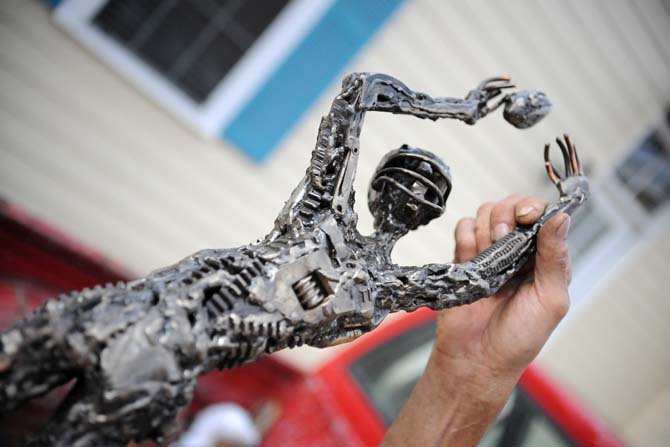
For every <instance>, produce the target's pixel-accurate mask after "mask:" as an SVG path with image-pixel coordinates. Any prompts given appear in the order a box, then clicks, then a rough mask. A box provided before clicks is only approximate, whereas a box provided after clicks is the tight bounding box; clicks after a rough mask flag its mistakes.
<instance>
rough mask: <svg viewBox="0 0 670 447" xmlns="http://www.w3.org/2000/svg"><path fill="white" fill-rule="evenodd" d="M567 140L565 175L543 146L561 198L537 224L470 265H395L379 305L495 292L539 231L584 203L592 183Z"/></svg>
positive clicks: (383, 282) (466, 299)
mask: <svg viewBox="0 0 670 447" xmlns="http://www.w3.org/2000/svg"><path fill="white" fill-rule="evenodd" d="M564 138H565V144H564V143H563V142H562V141H561V140H559V139H557V140H556V141H557V142H558V144H559V147H560V149H561V152H562V153H563V160H564V164H565V175H564V176H563V177H561V176H559V175H558V174H557V173H556V170H555V168H554V167H553V165H552V164H551V162H550V161H549V145H548V144H547V145H546V146H545V163H546V167H547V173H548V175H549V178H550V179H551V181H552V182H553V183H554V184H555V185H556V186H557V188H558V190H559V192H560V197H559V199H558V200H557V201H556V202H554V203H553V204H551V205H550V206H549V207H547V209H546V210H545V212H544V214H543V215H542V216H541V217H540V218H539V219H538V220H537V221H536V222H535V223H534V224H533V225H529V226H523V227H518V228H516V229H515V230H513V231H512V232H511V233H509V234H508V235H507V236H505V237H503V238H501V239H500V240H498V241H497V242H495V243H494V244H493V245H492V246H490V247H489V248H488V249H486V250H484V251H483V252H482V253H480V254H479V255H478V256H477V257H475V258H474V259H473V260H472V261H469V262H465V263H462V264H430V265H426V266H423V267H397V268H395V269H393V270H391V271H389V272H386V274H385V275H384V276H382V278H381V279H380V281H379V282H378V286H379V288H380V293H379V295H378V296H379V298H378V299H379V303H378V307H379V308H381V309H388V310H390V311H391V312H394V311H398V310H414V309H416V308H418V307H421V306H427V307H430V308H431V309H434V310H438V309H444V308H448V307H454V306H459V305H462V304H469V303H471V302H473V301H476V300H478V299H480V298H483V297H486V296H490V295H493V294H494V293H496V292H497V291H498V289H500V287H502V286H503V285H504V284H505V282H506V281H507V280H508V279H510V277H512V276H513V275H514V274H515V273H517V272H518V271H519V270H520V269H521V268H522V267H523V265H524V264H525V262H526V261H527V260H528V258H529V257H530V256H531V255H532V254H533V253H534V252H535V238H536V236H537V234H538V232H539V231H540V228H541V227H542V226H543V225H544V224H545V223H546V222H547V221H548V220H549V219H551V218H552V217H553V216H554V215H556V214H557V213H561V212H563V213H568V214H572V212H574V211H575V210H576V209H577V208H578V207H579V205H580V204H581V203H583V202H584V200H586V197H587V194H588V190H589V186H588V180H587V179H586V177H584V175H583V172H582V169H581V166H580V163H579V159H578V157H577V152H576V150H575V146H574V145H573V144H572V142H571V141H570V138H569V137H568V136H567V135H565V137H564Z"/></svg>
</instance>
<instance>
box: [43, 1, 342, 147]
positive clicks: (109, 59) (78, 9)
mask: <svg viewBox="0 0 670 447" xmlns="http://www.w3.org/2000/svg"><path fill="white" fill-rule="evenodd" d="M108 1H109V0H63V1H62V2H61V3H60V4H59V5H58V6H57V8H56V10H55V12H54V16H53V19H54V21H55V22H56V23H57V24H58V25H59V26H60V27H61V28H62V29H64V30H65V31H66V32H67V33H68V34H70V35H71V36H72V37H73V38H74V39H75V40H77V41H78V42H79V43H81V44H82V45H83V46H84V47H86V48H87V49H88V50H90V51H92V52H93V53H94V54H95V55H96V56H97V57H98V58H99V59H101V60H102V61H103V62H105V63H106V64H108V65H110V66H111V67H112V68H113V69H115V70H116V71H117V72H119V73H120V74H121V75H122V76H123V77H124V78H125V79H127V80H128V81H129V82H131V83H132V84H133V85H134V86H135V87H136V88H138V89H139V90H140V91H142V92H143V93H145V94H146V95H147V96H149V97H150V98H152V99H153V100H154V101H156V102H158V103H159V104H161V105H162V106H163V107H165V108H166V109H167V110H168V111H169V112H170V113H172V114H173V115H175V116H176V117H177V118H178V119H180V120H181V121H183V122H185V123H186V124H187V125H189V126H190V127H191V128H193V129H194V130H196V132H197V133H199V134H200V135H201V136H203V137H206V138H218V137H220V134H221V130H222V129H224V128H225V127H226V125H227V124H228V123H229V122H230V121H231V120H233V119H234V118H235V116H236V115H237V113H238V112H239V111H240V110H241V109H242V108H243V107H244V106H245V105H246V104H247V102H248V101H249V100H250V99H251V98H253V96H254V94H255V93H256V92H257V91H258V90H259V89H260V88H261V87H262V86H263V85H264V83H265V82H266V81H267V80H268V79H269V78H270V76H271V75H272V74H273V73H274V71H275V70H276V69H277V68H278V67H279V66H281V64H282V62H283V61H284V59H285V58H287V57H288V56H289V55H290V54H291V52H292V51H293V49H294V48H295V47H296V46H297V45H299V44H300V42H302V40H303V39H304V37H305V36H306V35H307V34H308V33H309V32H310V31H311V29H312V28H313V27H314V25H315V24H316V23H317V22H318V21H319V20H320V18H321V17H322V16H323V14H325V13H326V12H327V10H328V9H329V7H330V6H331V5H332V4H333V2H334V1H335V0H291V1H290V2H289V3H288V4H287V5H286V6H285V7H284V9H283V10H282V11H281V12H280V13H279V15H278V16H277V17H276V18H275V19H274V20H273V21H272V22H271V23H270V25H269V26H268V27H267V28H266V29H265V31H264V32H263V33H262V34H261V35H260V36H259V37H258V38H257V39H256V41H255V42H254V43H253V44H252V45H251V47H250V48H249V49H248V50H247V51H246V52H245V53H244V54H243V55H242V57H241V58H240V60H239V61H238V62H237V63H236V64H235V65H234V66H233V67H232V68H231V70H230V71H228V73H227V74H226V75H225V76H224V77H223V78H222V79H221V81H219V83H218V84H217V85H216V87H215V88H214V89H213V90H212V92H211V93H210V94H209V96H208V97H207V98H206V99H205V100H204V101H203V102H202V103H198V102H196V101H195V100H193V99H192V98H191V97H190V96H188V94H186V93H185V92H183V91H182V90H180V89H179V88H178V87H177V86H176V85H174V84H173V83H172V82H171V81H170V80H168V79H167V78H165V77H164V76H163V75H162V74H161V73H159V72H158V71H157V70H155V69H154V68H153V67H151V65H149V64H148V63H147V62H144V61H143V60H142V59H141V58H140V57H139V56H137V55H135V54H134V53H133V52H132V51H131V50H129V49H127V48H126V47H124V46H123V45H122V44H121V43H119V42H118V41H117V40H115V39H114V38H113V37H112V36H110V35H108V34H106V33H105V32H104V31H103V30H101V29H99V28H98V27H96V26H95V24H94V23H93V18H94V17H95V15H96V14H97V13H98V12H99V11H100V10H101V8H103V7H104V6H105V4H106V3H107V2H108Z"/></svg>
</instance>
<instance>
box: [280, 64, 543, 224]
mask: <svg viewBox="0 0 670 447" xmlns="http://www.w3.org/2000/svg"><path fill="white" fill-rule="evenodd" d="M513 87H515V86H514V85H513V84H511V83H510V79H509V78H508V77H504V76H503V77H493V78H487V79H485V80H484V81H482V82H481V83H479V84H478V85H477V87H475V88H474V89H473V90H471V91H470V92H468V93H467V95H466V96H465V97H464V98H447V97H437V98H433V97H431V96H430V95H427V94H425V93H420V92H415V91H413V90H412V89H410V88H409V87H407V86H406V85H405V84H403V83H402V82H400V81H399V80H397V79H395V78H393V77H391V76H388V75H385V74H380V73H352V74H350V75H349V76H347V77H346V78H345V79H344V81H343V82H342V90H341V92H340V93H339V94H338V95H337V96H336V97H335V99H334V100H333V103H332V106H331V108H330V110H329V112H328V114H327V115H325V116H324V117H323V118H322V119H321V124H320V126H319V133H318V136H317V141H316V147H315V149H314V151H313V152H312V158H311V160H310V165H309V167H308V169H307V173H306V174H305V177H304V178H303V180H302V181H301V184H300V185H299V187H298V188H296V191H295V192H294V195H292V196H291V198H290V199H289V201H288V202H287V203H286V205H285V208H284V210H283V211H282V213H281V218H280V219H278V220H277V222H276V225H275V232H274V234H275V235H278V234H281V233H283V232H285V231H286V230H288V228H289V227H290V226H291V225H292V224H296V225H297V226H298V227H300V228H302V227H305V226H307V227H309V226H310V225H311V224H313V222H314V221H315V218H316V216H317V215H318V214H319V212H323V211H324V210H332V212H334V213H335V214H336V215H339V216H341V217H344V218H346V217H347V214H349V215H350V216H353V214H352V213H351V211H352V209H353V208H352V207H353V182H354V176H355V173H356V165H357V162H358V151H359V137H360V133H361V127H362V125H363V118H364V115H365V112H368V111H370V112H390V113H395V114H406V115H413V116H416V117H418V118H427V119H431V120H437V119H441V118H451V119H458V120H461V121H464V122H466V123H468V124H474V123H476V122H477V121H478V120H479V119H480V118H482V117H484V116H486V115H487V114H489V113H490V112H492V111H493V110H495V109H497V108H498V107H499V106H500V105H502V104H505V113H504V117H505V119H507V121H509V122H510V123H511V124H513V125H514V126H516V127H520V128H525V127H530V126H532V125H533V124H535V123H536V122H538V121H539V120H540V119H542V118H543V117H544V116H546V114H547V113H549V110H550V109H551V102H550V101H549V99H548V98H547V97H546V96H545V95H544V94H543V93H542V92H538V91H522V92H518V93H515V94H513V95H505V96H503V97H502V98H500V99H499V100H498V101H497V102H495V103H492V101H493V100H494V99H496V98H498V97H499V96H500V95H501V93H502V92H503V90H505V89H509V88H513ZM352 223H354V222H352Z"/></svg>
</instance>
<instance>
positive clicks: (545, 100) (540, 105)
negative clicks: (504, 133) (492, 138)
mask: <svg viewBox="0 0 670 447" xmlns="http://www.w3.org/2000/svg"><path fill="white" fill-rule="evenodd" d="M551 107H552V104H551V101H550V100H549V97H548V96H547V95H545V94H544V93H542V92H540V91H538V90H525V91H521V92H516V93H514V94H512V95H510V96H509V98H508V99H507V101H506V104H505V110H504V111H503V117H504V118H505V120H507V122H508V123H510V124H511V125H513V126H514V127H516V128H519V129H526V128H528V127H531V126H533V125H535V124H537V123H538V122H539V121H540V120H541V119H542V118H544V117H545V116H547V115H548V114H549V112H550V111H551Z"/></svg>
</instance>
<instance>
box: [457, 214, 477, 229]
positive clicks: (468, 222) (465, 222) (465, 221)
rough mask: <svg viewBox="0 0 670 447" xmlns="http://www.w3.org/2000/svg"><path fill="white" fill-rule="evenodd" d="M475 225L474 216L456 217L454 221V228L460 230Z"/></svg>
mask: <svg viewBox="0 0 670 447" xmlns="http://www.w3.org/2000/svg"><path fill="white" fill-rule="evenodd" d="M474 227H475V219H474V217H461V218H460V219H458V222H457V223H456V229H457V230H458V229H460V230H467V229H468V228H474Z"/></svg>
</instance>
